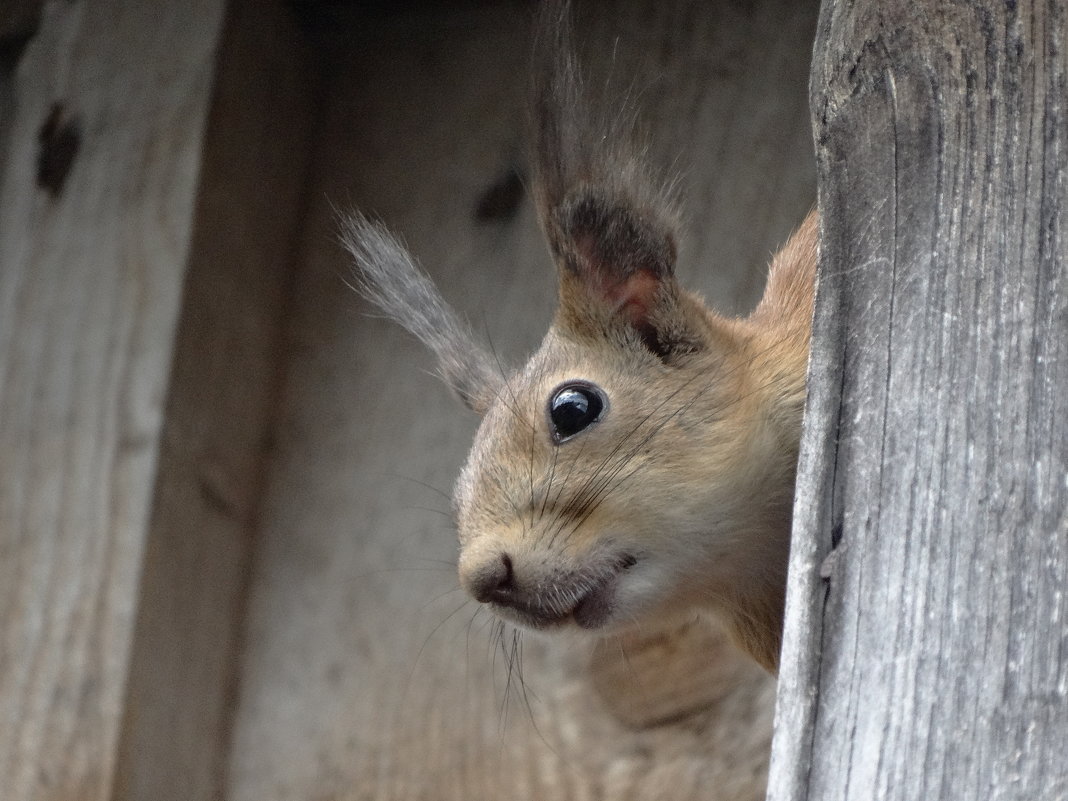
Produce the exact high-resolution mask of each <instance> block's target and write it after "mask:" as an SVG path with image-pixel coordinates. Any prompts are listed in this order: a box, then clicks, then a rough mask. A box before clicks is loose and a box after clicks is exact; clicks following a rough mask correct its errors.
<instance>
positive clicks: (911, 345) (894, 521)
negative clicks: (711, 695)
mask: <svg viewBox="0 0 1068 801" xmlns="http://www.w3.org/2000/svg"><path fill="white" fill-rule="evenodd" d="M1066 22H1068V19H1066V11H1065V8H1064V5H1063V4H1060V3H1044V2H1019V3H995V2H981V1H979V0H976V1H974V2H968V3H960V4H954V5H947V4H943V3H935V2H896V1H895V2H879V3H873V2H866V3H850V4H845V3H828V4H825V7H824V9H823V11H822V14H821V20H820V24H819V34H818V38H817V43H816V53H817V54H819V55H818V57H817V59H816V61H815V64H814V67H813V79H812V88H813V101H812V102H813V119H814V123H815V126H816V137H817V156H818V164H819V176H820V207H821V211H822V214H823V230H822V260H821V267H820V269H821V274H820V279H819V289H818V294H817V302H816V320H815V327H814V338H813V355H812V362H811V366H810V387H809V390H810V392H809V407H808V413H807V424H806V425H807V427H806V432H805V436H804V441H803V444H802V457H801V475H800V477H799V484H798V506H797V509H796V514H795V529H794V550H793V553H792V558H791V566H790V571H791V573H790V575H791V579H790V581H791V585H790V595H789V598H788V609H787V622H786V637H785V644H784V659H783V669H782V673H781V683H780V688H779V709H778V713H777V732H778V735H777V737H776V741H775V750H774V755H773V769H772V776H771V787H770V792H769V798H771V799H808V798H811V799H820V801H833V799H845V798H864V799H889V798H893V799H905V798H910V799H911V798H924V799H942V798H944V799H949V798H969V799H970V798H983V799H1034V798H1044V799H1065V798H1068V769H1066V764H1068V763H1066V762H1065V757H1064V755H1065V744H1066V743H1068V623H1066V621H1068V601H1066V595H1065V587H1066V586H1068V517H1066V514H1065V509H1066V508H1068V485H1066V481H1065V477H1066V475H1068V413H1066V412H1068V400H1066V395H1065V388H1066V387H1068V327H1066V321H1068V242H1066V240H1065V230H1066V223H1068V220H1066V214H1068V125H1066V120H1065V105H1064V100H1065V97H1066V96H1068V95H1066V88H1068V55H1066V54H1068V48H1066V45H1068V41H1066V37H1068V24H1066ZM832 549H833V550H832Z"/></svg>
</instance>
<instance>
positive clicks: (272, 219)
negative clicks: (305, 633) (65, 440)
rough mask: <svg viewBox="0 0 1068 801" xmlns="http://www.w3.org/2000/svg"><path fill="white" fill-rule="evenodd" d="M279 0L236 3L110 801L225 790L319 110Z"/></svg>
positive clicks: (208, 143) (219, 80) (179, 798)
mask: <svg viewBox="0 0 1068 801" xmlns="http://www.w3.org/2000/svg"><path fill="white" fill-rule="evenodd" d="M303 44H304V38H303V36H302V35H301V33H300V31H299V30H297V28H296V25H295V23H294V22H293V20H292V18H291V15H290V14H289V12H288V11H287V10H285V9H283V8H281V7H280V4H277V3H270V2H262V0H255V1H254V2H253V1H252V0H245V1H242V2H237V3H235V4H233V6H232V8H231V10H230V14H229V16H228V20H227V24H226V34H225V36H224V37H223V40H222V44H221V57H220V60H219V67H218V74H217V77H216V82H215V90H214V99H213V102H212V108H211V113H210V116H209V119H208V130H207V133H206V138H205V143H204V155H203V161H202V166H201V176H202V177H201V182H200V186H199V194H198V199H197V206H196V218H195V230H194V233H193V241H192V250H191V253H190V255H189V260H188V261H189V270H188V279H187V282H186V287H185V297H184V306H183V310H182V316H181V319H180V321H179V328H178V335H177V340H176V344H175V360H174V369H173V372H172V377H171V386H170V394H169V398H168V401H167V413H166V423H165V427H164V431H163V443H162V446H161V451H160V457H159V460H160V466H159V477H158V480H157V483H156V495H155V501H154V508H153V513H152V520H151V526H150V532H149V536H148V540H147V543H146V548H145V558H144V568H143V572H142V576H141V595H140V603H139V607H138V617H137V626H136V630H135V639H134V647H133V653H132V656H131V661H130V680H129V687H128V691H127V695H126V709H125V716H124V720H123V732H122V737H121V740H120V747H119V756H118V766H117V774H116V788H115V796H114V798H115V801H119V799H130V801H133V800H134V799H144V800H145V801H167V800H168V799H173V801H209V799H217V798H221V797H222V782H223V775H224V771H225V765H226V753H227V746H228V741H229V721H230V713H231V710H232V697H233V693H234V688H235V684H236V681H237V670H236V667H237V661H236V660H237V652H238V648H239V637H240V630H241V622H242V617H243V612H244V602H245V595H246V590H247V587H248V577H249V574H250V569H251V568H250V562H251V559H252V553H253V543H254V532H255V528H256V525H257V523H258V502H259V496H260V489H261V486H262V479H263V463H264V458H265V454H266V451H267V448H268V439H269V431H270V423H271V422H272V421H273V412H274V401H275V399H276V397H277V388H278V387H277V384H278V380H279V378H280V375H279V368H280V367H281V365H282V359H281V358H280V345H281V343H280V336H281V329H282V321H283V318H284V314H285V310H286V308H287V306H288V290H289V289H290V287H291V280H290V279H291V273H292V269H291V268H292V265H293V262H294V256H295V253H296V244H297V232H298V230H299V226H300V224H301V222H302V221H303V216H304V213H303V212H304V189H305V186H306V178H307V175H306V172H307V169H308V167H309V165H310V162H311V153H312V131H313V122H314V118H315V112H316V110H317V102H316V98H317V97H318V92H317V91H316V87H315V83H314V75H313V71H312V70H310V69H309V66H308V60H309V59H308V54H307V53H306V52H304V47H303Z"/></svg>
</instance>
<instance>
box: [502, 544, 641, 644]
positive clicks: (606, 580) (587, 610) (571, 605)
mask: <svg viewBox="0 0 1068 801" xmlns="http://www.w3.org/2000/svg"><path fill="white" fill-rule="evenodd" d="M636 563H637V559H636V558H635V557H633V556H631V555H629V554H624V555H623V556H620V557H619V558H617V559H615V560H613V561H612V562H609V563H608V564H607V565H602V566H600V568H599V569H598V570H597V571H596V572H594V573H592V574H591V573H589V572H585V573H579V574H576V575H574V576H571V577H568V578H566V579H564V580H554V581H552V582H549V583H548V584H547V585H543V586H542V587H539V590H540V592H539V593H538V594H537V595H533V596H531V597H526V596H520V597H516V598H513V599H510V600H509V602H508V603H507V604H504V603H499V602H491V603H490V606H491V607H492V608H493V610H494V612H496V613H497V614H498V615H500V616H501V617H503V618H505V619H507V620H509V621H511V622H513V623H517V624H519V625H522V626H526V627H528V628H532V629H539V630H542V629H551V628H557V627H560V626H564V625H566V624H568V623H574V624H575V625H576V626H578V627H579V628H582V629H587V630H593V629H599V628H601V627H603V626H604V625H605V624H606V623H607V622H608V621H609V619H610V618H611V617H612V613H613V612H614V611H615V608H616V603H615V596H616V588H617V585H618V583H619V581H618V580H619V577H620V574H622V573H623V572H625V571H626V570H628V569H629V568H630V567H632V566H633V565H634V564H636Z"/></svg>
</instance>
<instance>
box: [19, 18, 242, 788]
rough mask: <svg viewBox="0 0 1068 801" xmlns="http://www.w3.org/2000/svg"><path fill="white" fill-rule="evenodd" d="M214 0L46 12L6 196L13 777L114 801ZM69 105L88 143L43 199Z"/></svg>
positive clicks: (212, 41)
mask: <svg viewBox="0 0 1068 801" xmlns="http://www.w3.org/2000/svg"><path fill="white" fill-rule="evenodd" d="M221 19H222V3H221V2H218V0H196V1H195V2H191V3H180V4H170V3H155V2H152V3H149V2H144V3H127V2H122V1H121V0H116V1H115V2H109V1H108V0H102V1H101V2H99V3H96V4H93V5H92V6H91V7H90V5H89V4H84V3H79V4H71V3H65V2H52V3H46V4H45V5H44V7H43V9H42V16H41V21H40V26H39V28H38V31H37V33H36V35H35V36H34V38H33V39H32V40H31V41H30V42H29V43H28V44H27V46H26V49H25V50H24V51H23V53H22V58H21V61H20V63H19V65H18V69H17V71H16V72H15V74H14V84H13V87H12V95H11V96H12V97H13V98H14V101H13V106H14V116H13V118H11V119H10V125H9V126H7V127H6V130H5V137H6V139H5V153H4V161H5V163H4V169H3V172H2V183H0V265H2V268H0V453H2V454H3V457H2V458H0V720H3V722H4V724H3V726H2V727H0V776H2V777H3V780H2V786H3V790H2V794H3V797H4V798H5V799H12V801H24V800H28V799H47V800H48V801H53V800H54V801H60V799H64V800H65V799H78V801H93V800H94V799H98V800H99V801H103V800H104V799H107V798H109V797H110V786H111V780H112V771H113V764H114V753H115V743H116V739H117V736H118V731H119V723H120V717H121V706H122V699H123V693H124V686H125V681H126V675H127V660H128V656H129V651H130V642H131V635H132V631H133V618H134V613H135V607H136V600H137V584H138V573H139V569H140V558H141V553H142V547H143V543H144V537H145V531H146V525H147V520H148V515H149V508H150V502H151V498H152V486H153V476H154V474H155V470H156V463H157V455H158V452H159V442H160V431H161V426H162V418H163V398H164V395H165V390H166V383H167V375H168V370H169V365H170V360H171V350H172V343H173V339H174V330H175V321H176V318H177V315H178V310H179V305H180V299H181V289H182V281H183V276H184V274H185V263H186V257H187V255H188V252H189V233H190V228H191V225H192V216H193V205H194V197H195V190H196V176H197V169H198V166H199V160H200V151H201V141H202V130H203V125H204V120H205V116H206V113H207V108H208V101H209V98H210V88H211V81H212V75H213V71H214V52H215V47H216V43H217V39H218V34H219V29H220V24H221ZM57 104H59V105H60V106H61V107H62V109H63V115H64V118H65V119H66V121H67V122H69V123H70V124H71V125H73V126H75V127H76V130H77V131H78V132H79V146H78V147H77V150H76V152H75V153H74V154H73V157H72V160H71V162H70V164H69V165H68V166H69V170H68V171H67V174H66V177H65V180H64V181H63V183H62V188H61V189H60V191H58V192H56V193H51V192H49V191H46V190H45V189H43V188H41V187H40V186H39V185H38V181H37V164H38V158H39V155H40V150H39V148H40V146H41V143H40V141H39V133H40V130H41V126H42V125H43V124H44V123H45V121H46V119H47V118H48V117H49V115H50V114H51V112H52V109H53V107H54V106H56V105H57Z"/></svg>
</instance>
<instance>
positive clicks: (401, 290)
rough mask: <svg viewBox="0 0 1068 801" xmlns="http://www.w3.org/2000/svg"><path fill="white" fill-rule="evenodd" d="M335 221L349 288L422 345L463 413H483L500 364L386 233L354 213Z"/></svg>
mask: <svg viewBox="0 0 1068 801" xmlns="http://www.w3.org/2000/svg"><path fill="white" fill-rule="evenodd" d="M339 222H340V225H341V241H342V244H344V246H345V247H346V248H347V249H348V251H349V253H351V254H352V256H353V258H354V259H355V262H356V269H355V272H354V273H353V288H354V289H355V290H356V291H357V292H359V293H360V294H361V295H363V296H364V297H365V298H367V299H368V300H369V301H371V302H372V303H374V304H375V305H377V306H378V307H379V308H380V309H382V311H383V312H385V314H386V315H387V316H388V317H390V318H392V319H393V320H395V321H396V322H398V323H400V324H401V325H402V326H404V327H405V328H407V329H408V330H409V331H410V332H412V333H413V334H415V335H416V336H417V337H418V338H419V339H420V340H422V342H423V344H425V345H426V346H427V347H428V348H430V350H431V351H432V352H433V353H434V355H435V356H436V357H437V361H438V373H439V375H440V376H441V378H442V380H443V381H444V382H445V383H446V384H448V386H449V387H450V388H451V389H452V390H453V392H455V393H456V395H457V396H458V397H459V398H460V400H461V401H462V402H463V404H464V405H465V406H467V408H469V409H471V410H473V411H474V412H476V413H478V414H485V413H486V411H487V410H488V409H489V407H490V404H492V403H493V401H494V399H495V398H496V397H497V394H498V393H499V392H500V390H501V388H502V387H503V386H504V377H503V368H501V366H500V364H499V363H498V362H497V361H496V359H495V358H494V357H493V356H492V355H490V353H489V352H487V351H486V349H485V348H483V347H482V346H481V345H479V344H478V342H477V341H476V340H475V337H474V335H473V334H472V333H471V330H470V329H469V328H468V326H467V325H466V324H465V323H464V322H463V320H462V319H461V318H460V316H459V315H458V314H457V313H456V312H455V311H453V309H452V308H451V307H450V306H449V305H448V303H446V302H445V299H444V298H443V297H442V296H441V293H440V292H438V290H437V287H435V286H434V283H433V282H432V281H431V280H430V278H429V277H428V276H427V275H426V273H424V272H423V271H422V270H421V269H419V266H418V265H417V264H416V263H415V259H413V258H412V256H411V255H410V254H409V253H408V251H407V250H405V248H404V246H403V245H401V243H400V242H399V241H397V239H396V238H395V237H394V236H393V235H392V234H390V233H389V231H387V230H386V229H385V228H384V227H383V226H381V225H378V224H376V223H373V222H371V221H370V220H368V219H367V218H366V217H364V216H363V215H362V214H359V213H358V212H357V213H355V214H352V215H348V216H342V217H341V218H340V220H339Z"/></svg>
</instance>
